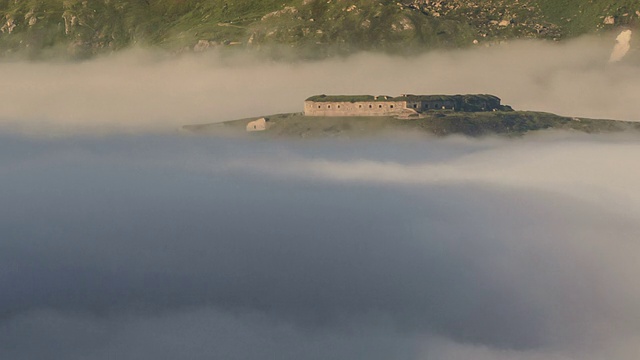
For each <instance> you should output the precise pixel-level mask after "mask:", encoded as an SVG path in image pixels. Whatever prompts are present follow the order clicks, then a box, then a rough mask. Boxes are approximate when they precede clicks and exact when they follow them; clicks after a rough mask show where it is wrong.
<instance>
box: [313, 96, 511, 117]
mask: <svg viewBox="0 0 640 360" xmlns="http://www.w3.org/2000/svg"><path fill="white" fill-rule="evenodd" d="M510 109H511V108H510V107H508V106H503V105H501V104H500V98H498V97H496V96H493V95H401V96H398V97H389V96H371V95H317V96H312V97H310V98H308V99H307V100H306V101H305V102H304V114H305V115H306V116H418V115H419V114H421V113H426V112H429V111H443V110H449V111H497V110H510Z"/></svg>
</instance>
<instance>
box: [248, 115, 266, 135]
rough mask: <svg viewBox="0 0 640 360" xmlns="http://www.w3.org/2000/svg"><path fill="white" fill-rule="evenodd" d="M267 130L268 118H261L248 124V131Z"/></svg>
mask: <svg viewBox="0 0 640 360" xmlns="http://www.w3.org/2000/svg"><path fill="white" fill-rule="evenodd" d="M265 130H267V119H265V118H260V119H258V120H254V121H251V122H250V123H248V124H247V131H249V132H252V131H265Z"/></svg>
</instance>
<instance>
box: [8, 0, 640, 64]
mask: <svg viewBox="0 0 640 360" xmlns="http://www.w3.org/2000/svg"><path fill="white" fill-rule="evenodd" d="M0 16H1V17H2V19H3V21H4V23H2V24H0V31H1V32H0V54H3V55H5V56H6V55H11V54H15V53H21V54H27V55H29V56H32V57H39V56H44V55H46V54H49V53H60V54H65V55H69V56H72V57H86V56H91V55H93V54H96V53H101V52H106V51H114V50H118V49H122V48H125V47H127V46H130V45H133V44H135V45H139V46H160V47H163V48H166V49H170V50H172V51H184V50H185V49H190V50H193V49H194V48H195V49H196V50H204V49H207V48H209V47H212V46H214V47H215V46H225V45H226V46H235V47H247V48H252V49H272V48H273V46H272V45H280V46H281V47H282V48H294V49H296V51H297V52H300V53H302V54H303V55H304V56H307V55H309V56H324V55H331V54H336V53H338V54H340V53H350V52H353V51H357V50H362V49H366V50H380V51H391V52H395V53H398V52H401V53H407V52H408V53H411V52H416V51H423V50H425V49H433V48H443V47H445V48H446V47H461V46H471V45H472V44H473V43H474V41H477V42H480V43H482V42H491V41H499V40H503V39H510V38H522V37H526V38H547V39H562V38H566V37H572V36H577V35H580V34H584V33H588V32H594V31H601V30H603V29H610V28H614V27H616V26H631V27H635V26H636V24H637V23H638V18H639V16H640V0H589V1H584V0H519V1H511V0H446V1H445V0H443V1H430V2H427V1H425V0H402V1H396V0H378V1H369V0H350V1H347V0H331V1H327V0H260V1H255V0H207V1H205V0H94V1H88V0H21V1H15V0H0ZM608 17H609V19H612V20H613V22H614V23H613V24H605V19H606V18H608ZM43 54H44V55H43Z"/></svg>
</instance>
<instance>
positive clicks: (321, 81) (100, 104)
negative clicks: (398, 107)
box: [0, 34, 640, 134]
mask: <svg viewBox="0 0 640 360" xmlns="http://www.w3.org/2000/svg"><path fill="white" fill-rule="evenodd" d="M616 35H617V34H609V35H603V36H601V37H598V38H581V39H577V40H572V41H569V42H564V43H551V42H527V41H520V42H511V43H508V44H503V45H495V46H492V47H488V48H487V47H483V46H479V47H476V48H471V49H467V50H459V51H449V52H432V53H429V54H425V55H422V56H418V57H411V58H402V57H392V56H386V55H380V54H360V55H354V56H351V57H348V58H338V59H331V60H325V61H316V62H298V63H294V64H292V63H283V62H274V61H269V60H267V59H263V58H259V57H257V56H249V55H230V54H226V55H221V54H218V53H216V52H212V53H205V54H200V55H195V56H194V55H185V56H182V57H177V58H176V57H169V56H165V55H162V54H158V53H153V52H149V51H142V50H138V51H129V52H125V53H118V54H117V55H112V56H105V57H102V58H98V59H94V60H89V61H86V62H81V63H64V62H60V63H50V62H12V63H2V64H0V77H1V78H2V79H3V86H2V87H0V97H1V98H2V99H3V107H2V111H1V112H0V125H3V126H5V127H7V126H9V127H11V128H17V129H19V130H20V131H23V132H25V131H26V132H38V133H41V134H51V133H55V134H60V133H62V134H64V133H69V132H73V133H76V132H80V131H84V132H86V131H89V132H93V131H102V132H104V131H107V132H113V131H116V132H122V131H124V132H148V131H156V132H168V131H173V130H174V129H176V128H177V127H179V126H181V125H184V124H191V123H209V122H218V121H225V120H230V119H237V118H244V117H253V116H261V115H266V114H273V113H281V112H299V111H302V101H303V100H304V99H305V98H307V97H309V96H311V95H315V94H322V93H327V94H388V95H399V94H402V93H416V94H431V93H445V94H457V93H492V94H495V95H497V96H499V97H501V98H502V99H503V100H504V102H505V103H507V104H510V105H512V106H514V107H515V108H516V109H522V110H540V111H549V112H555V113H559V114H562V115H567V116H581V117H594V118H614V119H622V120H634V121H635V120H640V118H638V114H640V102H638V101H636V94H638V93H639V92H640V66H638V65H637V64H638V62H637V61H635V60H637V54H636V53H635V52H634V51H635V50H632V51H631V52H630V53H629V54H628V56H627V58H626V59H623V61H621V62H619V63H615V64H609V63H608V60H609V57H610V53H611V51H612V49H613V47H614V45H615V44H616V41H615V38H616Z"/></svg>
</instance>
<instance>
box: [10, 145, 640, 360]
mask: <svg viewBox="0 0 640 360" xmlns="http://www.w3.org/2000/svg"><path fill="white" fill-rule="evenodd" d="M639 156H640V145H638V143H637V141H636V140H633V139H628V138H624V137H620V136H615V137H609V136H586V135H585V136H568V135H566V134H565V135H556V134H543V135H539V136H531V137H528V138H526V139H524V140H523V139H520V140H517V141H510V140H496V139H484V140H469V139H464V138H456V137H451V138H447V139H433V140H431V141H417V140H397V141H391V140H386V141H376V142H375V143H374V142H366V141H352V142H349V143H346V142H329V141H318V142H311V143H304V144H303V143H290V142H278V143H275V142H264V143H263V142H259V141H251V142H250V141H241V140H229V139H194V138H178V137H175V138H174V137H162V136H161V137H158V136H148V135H147V136H124V137H123V136H107V137H102V138H90V139H86V138H82V137H73V138H66V139H53V140H51V139H42V138H29V137H27V138H24V137H18V136H8V135H3V136H1V137H0V183H1V184H2V186H1V187H0V202H2V204H3V206H2V207H0V229H2V234H1V235H2V241H1V242H0V294H2V296H0V358H3V359H5V358H6V359H18V360H19V359H34V358H37V359H91V360H93V359H114V358H118V359H124V360H127V359H136V360H140V359H143V360H144V359H154V360H156V359H175V358H188V359H194V360H199V359H210V358H212V357H214V358H218V357H219V358H226V359H247V360H254V359H255V360H258V359H265V358H277V359H327V358H331V359H354V358H364V359H389V358H394V359H430V360H433V359H435V360H448V359H456V360H466V359H469V360H471V359H474V360H477V359H487V360H489V359H497V360H515V359H518V360H541V359H545V360H546V359H587V360H592V359H593V360H596V359H602V358H615V359H622V360H627V359H628V360H634V359H636V358H637V354H638V351H640V348H639V345H638V344H640V320H639V319H640V310H639V308H638V306H637V305H638V303H640V285H639V284H640V283H639V282H638V281H637V274H638V272H639V271H640V268H639V265H638V264H640V258H639V255H638V254H640V242H639V241H638V234H639V233H640V211H639V209H640V205H639V204H640V191H639V190H638V189H639V188H638V187H637V183H638V179H640V173H639V171H640V170H638V168H637V167H633V166H630V165H629V164H633V163H635V159H637V158H638V157H639Z"/></svg>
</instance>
